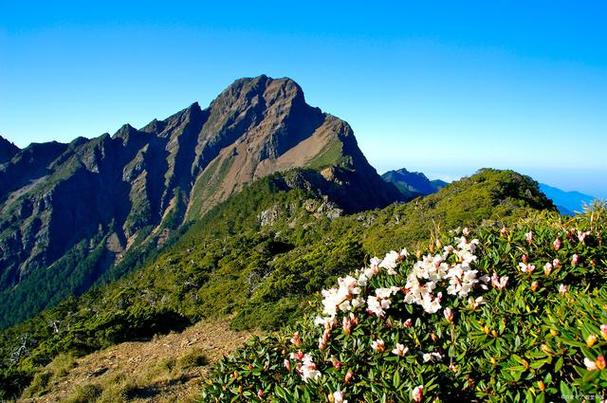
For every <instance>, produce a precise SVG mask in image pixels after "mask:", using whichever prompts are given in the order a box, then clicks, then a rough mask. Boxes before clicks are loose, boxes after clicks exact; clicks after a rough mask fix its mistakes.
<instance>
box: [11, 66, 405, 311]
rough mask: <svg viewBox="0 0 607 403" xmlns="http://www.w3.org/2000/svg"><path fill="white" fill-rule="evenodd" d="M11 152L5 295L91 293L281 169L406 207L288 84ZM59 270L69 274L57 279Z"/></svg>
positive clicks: (369, 201)
mask: <svg viewBox="0 0 607 403" xmlns="http://www.w3.org/2000/svg"><path fill="white" fill-rule="evenodd" d="M2 140H3V139H2ZM4 143H6V142H2V141H0V292H2V293H3V297H5V298H8V297H10V295H9V294H7V292H8V291H6V290H8V289H9V288H11V287H13V286H15V285H17V288H18V287H19V284H20V283H21V282H23V281H24V280H27V279H28V278H29V277H30V276H35V275H36V273H39V272H41V271H44V273H45V274H44V275H45V276H47V277H48V279H49V280H48V281H65V280H66V279H63V278H57V277H61V276H64V277H69V278H70V281H73V283H74V284H73V286H72V287H71V288H72V291H74V292H77V293H78V292H82V291H83V290H85V289H86V288H87V287H88V286H89V285H90V284H91V283H92V281H94V279H95V278H96V277H98V276H99V275H101V273H102V272H103V271H104V270H106V269H107V268H108V267H109V266H111V265H112V264H113V263H114V262H115V261H116V260H119V259H120V258H121V257H122V256H123V255H124V254H125V252H126V251H128V250H131V249H132V248H133V247H134V246H137V245H141V244H142V243H145V242H148V243H150V242H152V243H154V244H156V243H161V242H162V240H163V239H166V236H167V234H168V233H170V232H171V231H174V230H175V229H177V228H178V227H179V226H180V225H182V224H183V223H184V222H186V221H188V220H195V219H197V218H198V217H200V216H201V215H203V214H204V213H205V212H206V211H208V210H209V209H210V208H212V207H213V206H215V205H217V203H219V202H221V201H223V200H225V199H226V198H228V197H229V196H230V195H231V194H233V193H234V192H237V191H239V190H240V189H241V188H242V187H243V186H244V185H245V184H247V183H249V182H251V181H254V180H255V179H257V178H261V177H264V176H266V175H269V174H271V173H274V172H279V171H285V170H288V169H291V168H294V167H307V168H311V169H313V170H315V171H316V172H318V173H319V175H320V176H322V178H323V180H322V181H323V183H326V182H329V183H331V184H332V185H331V188H332V190H331V192H332V194H334V195H336V198H337V200H336V201H337V202H338V203H340V208H343V209H344V210H345V211H347V212H353V211H358V210H363V209H369V208H377V207H383V206H385V205H387V204H389V203H391V202H393V201H397V200H402V198H403V197H402V195H401V194H400V193H399V192H398V191H397V190H396V189H395V188H394V187H393V186H392V185H390V184H386V183H385V182H384V181H382V179H381V178H380V177H379V176H378V175H377V173H376V171H375V169H373V168H372V167H371V166H370V165H369V163H368V162H367V160H366V159H365V157H364V155H363V154H362V153H361V151H360V150H359V148H358V146H357V144H356V139H355V138H354V134H353V132H352V129H351V128H350V126H349V125H348V124H347V123H346V122H344V121H342V120H340V119H338V118H336V117H334V116H331V115H328V114H326V113H323V112H322V111H321V110H320V109H318V108H314V107H311V106H309V105H308V104H306V101H305V98H304V94H303V91H302V89H301V88H300V87H299V86H298V85H297V84H296V83H295V82H293V81H292V80H290V79H271V78H269V77H266V76H260V77H256V78H247V79H240V80H237V81H236V82H234V83H233V84H232V85H230V86H229V87H228V88H227V89H226V90H224V91H223V92H222V93H221V94H220V95H219V96H218V97H217V98H216V99H215V100H214V101H213V102H212V103H211V105H210V106H209V107H208V108H206V109H201V108H200V106H199V105H198V104H197V103H194V104H192V105H191V106H190V107H188V108H186V109H184V110H182V111H180V112H178V113H176V114H174V115H172V116H170V117H169V118H167V119H165V120H153V121H152V122H150V123H149V124H148V125H146V126H145V127H143V128H141V129H135V128H133V127H131V126H130V125H125V126H123V127H122V128H121V129H120V130H118V131H117V132H116V133H115V134H114V135H113V136H110V135H108V134H104V135H102V136H101V137H98V138H95V139H91V140H87V139H84V138H78V139H76V140H74V141H73V142H71V143H70V144H60V143H54V142H53V143H46V144H32V145H30V146H29V147H27V148H25V149H23V150H18V149H16V147H14V148H11V147H10V146H6V145H5V144H4ZM4 150H8V151H7V152H5V151H4ZM5 155H6V157H5ZM3 159H4V161H5V163H4V164H2V161H3ZM9 159H10V161H9ZM325 187H326V186H325ZM83 265H84V266H83ZM56 266H61V267H62V269H61V270H59V269H57V270H56V274H53V275H51V274H48V273H51V272H49V271H48V270H46V269H48V268H51V269H53V268H55V267H56ZM73 267H77V268H78V273H77V274H78V275H77V276H75V275H73V272H74V270H75V269H74V268H73ZM70 273H72V274H70ZM75 277H78V278H77V279H75ZM2 290H4V291H2ZM11 292H12V291H11ZM49 298H50V296H49ZM49 298H47V299H49ZM42 307H43V306H40V307H39V308H42Z"/></svg>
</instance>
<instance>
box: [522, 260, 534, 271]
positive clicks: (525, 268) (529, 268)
mask: <svg viewBox="0 0 607 403" xmlns="http://www.w3.org/2000/svg"><path fill="white" fill-rule="evenodd" d="M518 267H520V268H521V271H522V272H523V273H532V272H533V270H535V266H534V265H532V264H527V263H523V262H520V263H519V264H518Z"/></svg>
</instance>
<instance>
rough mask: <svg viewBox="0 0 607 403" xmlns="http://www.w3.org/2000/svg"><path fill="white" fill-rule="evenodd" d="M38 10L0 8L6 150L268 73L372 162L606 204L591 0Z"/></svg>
mask: <svg viewBox="0 0 607 403" xmlns="http://www.w3.org/2000/svg"><path fill="white" fill-rule="evenodd" d="M10 3H13V4H10ZM40 3H42V2H40ZM46 3H47V4H35V3H26V2H8V1H3V2H1V3H0V134H1V135H3V136H4V137H7V138H8V139H10V140H12V141H14V142H15V143H16V144H18V145H19V146H26V145H27V144H29V143H30V142H41V141H49V140H53V139H56V140H59V141H69V140H71V139H73V138H74V137H77V136H86V137H94V136H98V135H100V134H102V133H104V132H110V133H113V132H114V131H115V130H117V129H118V128H119V127H120V126H121V125H122V124H123V123H125V122H129V123H131V124H133V125H134V126H142V125H144V124H145V123H147V122H148V121H150V120H152V119H153V118H164V117H166V116H168V115H170V114H172V113H174V112H175V111H177V110H179V109H181V108H184V107H186V106H187V105H189V104H191V103H192V102H194V101H199V102H200V103H201V105H207V104H208V103H209V102H210V101H211V100H212V99H213V98H214V97H215V96H216V95H217V94H218V93H219V92H220V91H221V90H222V89H223V88H224V87H225V86H227V85H228V84H229V83H231V82H232V81H233V80H234V79H236V78H238V77H242V76H256V75H259V74H262V73H265V74H268V75H270V76H274V77H282V76H288V77H291V78H293V79H295V80H296V81H297V82H299V83H300V85H301V86H302V87H303V89H304V91H305V93H306V97H307V99H308V102H309V103H311V104H312V105H315V106H320V107H321V108H322V109H323V110H325V111H327V112H329V113H332V114H334V115H337V116H339V117H341V118H343V119H345V120H347V121H348V122H349V123H350V124H351V125H352V127H353V128H354V131H355V133H356V136H357V138H358V141H359V144H360V146H361V148H362V150H363V152H364V153H365V154H366V155H367V158H368V159H369V160H370V162H371V163H372V164H373V165H374V166H375V167H376V168H377V169H378V171H380V172H383V171H385V170H387V169H393V168H399V167H403V166H404V167H407V168H409V169H416V170H423V171H424V172H426V173H427V174H429V176H431V177H442V178H446V179H453V178H457V177H459V176H461V175H466V174H470V173H472V172H474V171H475V170H476V169H477V168H481V167H487V166H490V167H496V168H512V169H516V170H519V171H521V172H524V173H528V174H531V175H532V176H534V177H535V178H536V179H538V180H540V181H543V182H546V183H549V184H551V185H555V186H558V187H561V188H563V189H566V190H571V189H575V190H579V191H582V192H585V193H590V194H593V195H596V196H599V197H601V198H607V180H606V179H605V178H607V158H605V156H604V154H605V150H606V148H607V147H606V145H607V113H606V112H605V111H607V45H606V44H605V39H606V38H607V24H606V23H605V21H607V5H605V3H604V2H600V1H592V2H585V1H576V2H561V1H534V2H522V1H521V2H509V1H479V2H465V5H464V2H456V1H453V2H440V1H423V2H422V1H419V2H397V1H394V2H381V1H374V2H368V1H366V2H362V1H361V2H358V1H348V2H315V1H307V2H298V3H301V4H296V2H285V1H281V2H277V1H269V2H264V3H261V2H252V1H249V2H220V4H217V3H218V2H204V1H199V2H180V1H172V2H165V3H164V4H162V3H160V2H153V1H146V2H128V3H129V4H124V3H127V2H114V1H104V2H86V3H84V2H62V1H54V2H46ZM291 3H292V4H291ZM84 4H86V6H85V5H84Z"/></svg>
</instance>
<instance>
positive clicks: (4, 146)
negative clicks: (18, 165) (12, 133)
mask: <svg viewBox="0 0 607 403" xmlns="http://www.w3.org/2000/svg"><path fill="white" fill-rule="evenodd" d="M18 152H19V147H17V146H16V145H14V144H13V143H11V142H10V141H8V140H6V139H5V138H3V137H2V136H0V164H3V163H5V162H7V161H10V159H11V158H13V156H14V155H15V154H17V153H18Z"/></svg>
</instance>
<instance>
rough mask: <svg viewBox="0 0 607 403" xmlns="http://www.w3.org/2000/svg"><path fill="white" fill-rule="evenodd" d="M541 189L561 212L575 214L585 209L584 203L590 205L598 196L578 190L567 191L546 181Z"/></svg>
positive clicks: (541, 185) (541, 184)
mask: <svg viewBox="0 0 607 403" xmlns="http://www.w3.org/2000/svg"><path fill="white" fill-rule="evenodd" d="M540 190H541V191H542V192H544V194H545V195H546V196H548V198H549V199H552V201H553V202H554V204H555V205H556V207H557V208H558V209H559V211H560V212H561V214H565V215H574V214H575V213H581V212H583V211H584V205H589V204H590V203H592V201H594V200H597V198H596V197H594V196H590V195H587V194H584V193H580V192H576V191H565V190H562V189H558V188H555V187H553V186H550V185H546V184H545V183H540Z"/></svg>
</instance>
